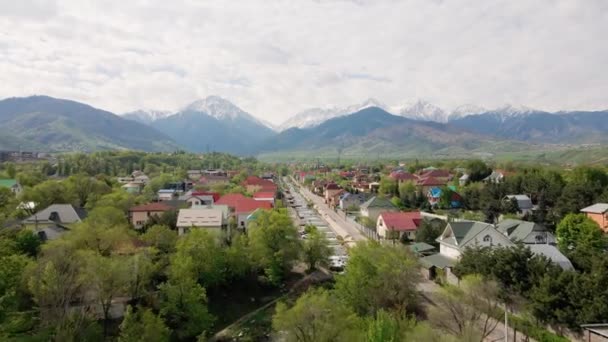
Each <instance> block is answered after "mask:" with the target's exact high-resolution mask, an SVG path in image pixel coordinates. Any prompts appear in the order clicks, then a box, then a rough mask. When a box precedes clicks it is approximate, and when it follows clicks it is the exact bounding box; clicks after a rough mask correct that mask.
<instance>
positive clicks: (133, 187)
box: [121, 182, 141, 194]
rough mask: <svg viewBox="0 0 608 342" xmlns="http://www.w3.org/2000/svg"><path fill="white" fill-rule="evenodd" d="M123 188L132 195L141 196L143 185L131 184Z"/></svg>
mask: <svg viewBox="0 0 608 342" xmlns="http://www.w3.org/2000/svg"><path fill="white" fill-rule="evenodd" d="M121 188H122V189H123V190H125V191H126V192H128V193H130V194H139V193H140V192H141V184H139V183H135V182H129V183H127V184H125V185H123V186H121Z"/></svg>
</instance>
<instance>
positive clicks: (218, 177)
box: [197, 174, 230, 186]
mask: <svg viewBox="0 0 608 342" xmlns="http://www.w3.org/2000/svg"><path fill="white" fill-rule="evenodd" d="M229 182H230V178H229V177H228V176H227V175H222V174H207V175H204V176H202V177H201V178H199V180H198V183H197V184H200V185H207V186H211V185H216V184H228V183H229Z"/></svg>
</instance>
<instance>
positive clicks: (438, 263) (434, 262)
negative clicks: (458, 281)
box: [420, 253, 456, 268]
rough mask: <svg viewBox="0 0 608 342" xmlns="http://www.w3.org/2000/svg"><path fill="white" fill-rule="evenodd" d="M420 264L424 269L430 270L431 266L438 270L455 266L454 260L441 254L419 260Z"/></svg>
mask: <svg viewBox="0 0 608 342" xmlns="http://www.w3.org/2000/svg"><path fill="white" fill-rule="evenodd" d="M420 264H422V267H424V268H431V267H432V266H435V267H438V268H446V267H452V266H454V265H455V264H456V260H454V259H452V258H448V257H446V256H445V255H443V254H440V253H437V254H433V255H429V256H426V257H424V258H420Z"/></svg>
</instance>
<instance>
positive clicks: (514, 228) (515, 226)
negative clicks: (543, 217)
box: [496, 219, 557, 245]
mask: <svg viewBox="0 0 608 342" xmlns="http://www.w3.org/2000/svg"><path fill="white" fill-rule="evenodd" d="M496 229H497V230H498V231H499V232H501V233H503V234H504V235H506V236H508V237H509V239H510V240H511V241H513V242H523V243H525V244H549V245H555V244H556V243H557V239H556V238H555V236H554V235H553V234H551V232H549V231H548V230H547V228H545V227H544V226H543V225H540V224H538V223H534V222H528V221H522V220H513V219H508V220H504V221H502V222H500V223H498V224H497V225H496Z"/></svg>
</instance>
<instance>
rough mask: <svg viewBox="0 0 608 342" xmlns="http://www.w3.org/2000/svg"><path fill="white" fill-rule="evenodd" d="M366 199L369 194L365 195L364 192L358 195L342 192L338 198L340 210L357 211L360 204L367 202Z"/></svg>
mask: <svg viewBox="0 0 608 342" xmlns="http://www.w3.org/2000/svg"><path fill="white" fill-rule="evenodd" d="M368 199H369V194H366V193H364V192H361V193H358V194H351V193H350V192H344V193H343V194H342V195H341V196H340V209H342V210H347V209H349V208H357V210H359V207H360V206H361V204H363V203H365V201H367V200H368Z"/></svg>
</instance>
